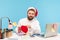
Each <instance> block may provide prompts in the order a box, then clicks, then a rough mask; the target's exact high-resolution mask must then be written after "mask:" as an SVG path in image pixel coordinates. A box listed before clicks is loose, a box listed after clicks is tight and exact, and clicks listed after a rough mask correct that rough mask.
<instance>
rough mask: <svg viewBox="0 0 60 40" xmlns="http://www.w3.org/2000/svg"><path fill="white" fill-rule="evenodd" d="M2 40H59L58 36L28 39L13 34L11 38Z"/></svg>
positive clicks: (27, 37) (28, 37) (59, 36)
mask: <svg viewBox="0 0 60 40" xmlns="http://www.w3.org/2000/svg"><path fill="white" fill-rule="evenodd" d="M3 40H60V34H58V35H57V36H54V37H49V38H43V37H38V36H35V37H30V36H28V35H25V36H18V35H17V34H15V33H13V36H12V37H10V38H5V39H3Z"/></svg>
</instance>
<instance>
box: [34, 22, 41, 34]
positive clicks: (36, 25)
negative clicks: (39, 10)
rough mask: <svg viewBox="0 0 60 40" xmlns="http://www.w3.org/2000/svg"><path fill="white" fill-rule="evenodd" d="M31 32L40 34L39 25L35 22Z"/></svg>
mask: <svg viewBox="0 0 60 40" xmlns="http://www.w3.org/2000/svg"><path fill="white" fill-rule="evenodd" d="M33 30H34V31H33V32H34V33H38V34H40V33H41V28H40V23H39V22H38V21H37V22H36V23H34V28H33Z"/></svg>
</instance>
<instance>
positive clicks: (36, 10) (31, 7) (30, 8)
mask: <svg viewBox="0 0 60 40" xmlns="http://www.w3.org/2000/svg"><path fill="white" fill-rule="evenodd" d="M30 9H33V10H35V12H36V14H35V16H37V15H38V11H37V9H36V8H34V7H29V8H28V10H30ZM28 10H27V11H28Z"/></svg>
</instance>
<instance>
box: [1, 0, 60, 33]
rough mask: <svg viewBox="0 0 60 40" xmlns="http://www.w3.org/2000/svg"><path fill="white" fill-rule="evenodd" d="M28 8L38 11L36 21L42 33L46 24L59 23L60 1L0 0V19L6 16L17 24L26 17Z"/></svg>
mask: <svg viewBox="0 0 60 40" xmlns="http://www.w3.org/2000/svg"><path fill="white" fill-rule="evenodd" d="M30 6H33V7H36V8H37V9H38V11H39V15H38V17H37V19H38V20H39V22H40V24H41V29H42V32H44V30H45V25H46V23H59V22H60V0H0V18H1V17H3V16H7V17H9V18H10V19H11V20H12V21H13V22H15V21H16V22H18V20H19V19H21V18H24V17H26V13H27V8H28V7H30ZM58 32H60V31H59V30H58Z"/></svg>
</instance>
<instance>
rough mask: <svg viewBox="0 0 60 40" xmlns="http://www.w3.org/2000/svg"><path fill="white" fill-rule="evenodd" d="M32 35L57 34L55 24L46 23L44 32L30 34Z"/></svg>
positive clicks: (48, 35)
mask: <svg viewBox="0 0 60 40" xmlns="http://www.w3.org/2000/svg"><path fill="white" fill-rule="evenodd" d="M34 35H36V36H40V37H44V38H48V37H54V36H56V35H57V24H46V30H45V33H41V34H33V35H32V36H34Z"/></svg>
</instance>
